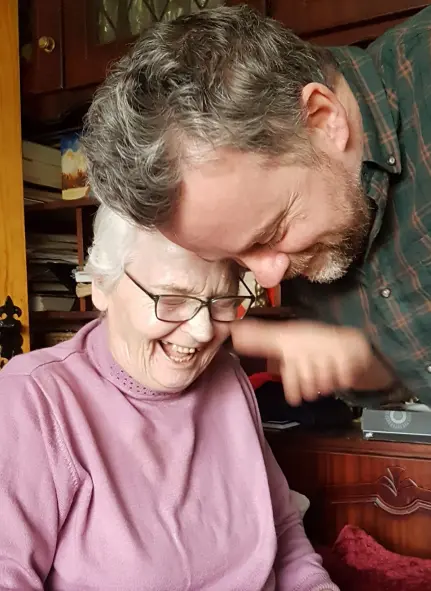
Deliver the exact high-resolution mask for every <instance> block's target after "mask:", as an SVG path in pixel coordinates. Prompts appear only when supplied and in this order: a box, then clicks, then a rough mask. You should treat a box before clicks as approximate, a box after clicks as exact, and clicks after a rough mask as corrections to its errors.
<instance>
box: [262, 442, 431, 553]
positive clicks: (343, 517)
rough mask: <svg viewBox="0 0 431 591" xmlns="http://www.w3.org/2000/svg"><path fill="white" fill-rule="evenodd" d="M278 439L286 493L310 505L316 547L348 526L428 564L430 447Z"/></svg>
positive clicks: (309, 521) (310, 529)
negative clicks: (289, 491)
mask: <svg viewBox="0 0 431 591" xmlns="http://www.w3.org/2000/svg"><path fill="white" fill-rule="evenodd" d="M283 439H284V443H283V444H282V443H281V442H282V439H281V438H276V437H275V436H274V437H272V436H270V437H269V441H270V443H271V444H272V447H273V450H274V453H275V455H276V458H277V460H278V462H279V464H280V466H281V468H282V470H283V472H284V473H285V475H286V477H287V480H288V482H289V485H290V486H291V488H293V489H295V490H298V491H299V492H302V493H303V494H305V495H307V496H308V498H309V499H310V501H311V507H310V510H309V512H308V513H307V516H306V521H305V525H306V529H307V533H308V535H309V536H310V539H311V540H312V541H313V542H314V543H315V544H325V545H331V544H332V543H333V542H334V541H335V539H336V537H337V535H338V533H339V532H340V530H341V529H342V528H343V527H344V525H346V524H350V525H357V526H358V527H361V528H362V529H364V530H365V531H366V532H368V533H369V534H371V535H372V536H373V537H374V538H375V539H376V540H378V541H379V542H380V543H381V544H383V545H384V546H385V547H386V548H388V549H390V550H393V551H395V552H399V553H400V554H408V555H413V556H421V557H426V558H430V557H431V446H426V445H412V444H401V443H397V444H391V443H385V442H364V441H362V439H361V438H360V437H359V435H358V433H356V434H355V436H354V437H351V438H349V439H347V438H344V437H342V436H340V437H339V441H338V446H337V445H336V444H335V443H336V438H332V439H331V440H329V439H325V437H323V436H319V435H317V436H316V437H315V438H314V443H313V439H312V437H311V436H310V437H307V438H301V437H297V436H294V435H292V436H290V437H284V438H283ZM301 441H302V443H301ZM368 444H369V445H368ZM355 446H356V447H357V450H355V449H354V448H355ZM343 448H344V449H343Z"/></svg>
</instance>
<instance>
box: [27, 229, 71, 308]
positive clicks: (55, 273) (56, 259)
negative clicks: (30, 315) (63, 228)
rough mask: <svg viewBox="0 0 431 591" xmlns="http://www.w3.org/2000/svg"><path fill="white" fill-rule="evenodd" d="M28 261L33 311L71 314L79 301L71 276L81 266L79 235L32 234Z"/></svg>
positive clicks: (30, 298)
mask: <svg viewBox="0 0 431 591" xmlns="http://www.w3.org/2000/svg"><path fill="white" fill-rule="evenodd" d="M27 261H28V275H29V304H30V310H31V311H33V312H40V311H44V310H52V311H59V312H68V311H70V310H71V309H72V307H73V305H74V303H75V299H76V294H75V293H74V289H73V287H74V282H73V278H72V277H71V272H72V269H73V267H75V266H76V264H77V263H78V252H77V244H76V236H74V235H69V234H42V233H29V234H28V235H27Z"/></svg>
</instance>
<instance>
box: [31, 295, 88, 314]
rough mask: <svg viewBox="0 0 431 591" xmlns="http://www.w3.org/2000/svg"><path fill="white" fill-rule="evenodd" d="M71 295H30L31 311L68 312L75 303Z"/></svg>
mask: <svg viewBox="0 0 431 591" xmlns="http://www.w3.org/2000/svg"><path fill="white" fill-rule="evenodd" d="M75 299H76V298H75V296H73V295H64V296H63V295H61V296H60V295H58V296H57V295H41V294H33V295H30V298H29V304H30V310H31V311H32V312H44V311H48V310H49V311H52V312H70V311H71V310H72V308H73V304H74V303H75Z"/></svg>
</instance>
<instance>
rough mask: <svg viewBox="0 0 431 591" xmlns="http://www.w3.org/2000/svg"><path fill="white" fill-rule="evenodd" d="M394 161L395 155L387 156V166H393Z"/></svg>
mask: <svg viewBox="0 0 431 591" xmlns="http://www.w3.org/2000/svg"><path fill="white" fill-rule="evenodd" d="M395 162H396V160H395V156H389V158H388V164H389V166H394V165H395Z"/></svg>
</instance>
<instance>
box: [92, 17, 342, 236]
mask: <svg viewBox="0 0 431 591" xmlns="http://www.w3.org/2000/svg"><path fill="white" fill-rule="evenodd" d="M336 71H337V68H336V63H335V61H334V58H333V57H332V54H331V53H330V52H329V50H327V49H324V48H321V47H317V46H313V45H311V44H309V43H307V42H305V41H303V40H301V39H299V38H298V37H297V36H296V35H294V34H293V33H292V32H291V31H289V30H288V29H285V28H284V27H283V26H282V25H281V24H280V23H278V22H276V21H274V20H272V19H270V18H265V17H263V16H262V15H260V14H259V13H258V12H257V11H254V10H252V9H250V8H248V7H246V6H238V7H230V8H227V7H221V8H215V9H211V10H203V11H201V12H199V13H196V14H193V15H190V16H186V17H181V18H179V19H177V20H176V21H174V22H171V23H167V22H162V23H157V24H156V25H154V26H153V27H151V28H150V29H148V30H147V31H146V32H144V34H143V35H142V37H141V38H140V39H139V40H138V41H137V43H136V44H135V45H134V47H133V49H132V51H131V52H130V53H129V54H128V55H126V56H125V57H123V58H122V59H120V61H119V62H118V63H117V64H116V65H115V66H114V67H113V69H112V71H111V73H110V74H109V75H108V77H107V79H106V81H105V82H104V84H103V85H102V86H101V87H100V88H99V90H98V91H97V92H96V94H95V97H94V100H93V103H92V105H91V107H90V109H89V112H88V115H87V118H86V125H85V132H84V137H83V146H84V150H85V152H86V156H87V159H88V175H89V181H90V185H91V188H92V190H93V192H94V194H95V196H96V197H97V198H98V199H99V200H100V201H101V202H102V203H106V204H108V205H109V206H110V207H112V208H113V209H115V210H116V211H118V212H120V213H121V214H122V215H125V216H126V217H127V218H128V219H130V220H133V221H134V222H136V223H138V224H139V225H140V226H143V227H145V228H153V227H155V226H158V225H160V224H162V223H164V222H166V221H168V220H169V218H170V216H171V215H172V213H173V211H174V209H175V203H176V199H177V197H178V194H179V190H180V184H181V170H182V168H183V166H184V163H185V161H186V160H191V161H192V162H193V152H192V151H191V150H190V147H192V146H195V147H196V148H197V150H195V152H198V153H199V154H200V158H202V157H204V158H205V157H208V155H209V154H211V153H212V155H213V156H214V153H213V151H214V150H215V149H217V148H222V147H228V148H233V149H236V150H240V151H246V152H247V151H248V152H250V151H251V152H259V153H261V154H263V155H264V156H267V157H277V156H280V155H284V154H288V153H290V154H292V155H293V156H298V158H299V157H300V155H301V154H303V158H304V157H306V156H307V147H309V142H308V139H307V134H306V130H305V125H304V122H305V113H304V109H303V105H302V101H301V91H302V89H303V87H304V86H305V85H306V84H308V83H310V82H320V83H322V84H325V85H326V86H328V87H330V88H331V87H333V84H334V80H335V75H336Z"/></svg>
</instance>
